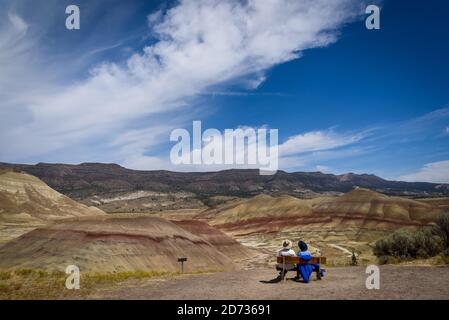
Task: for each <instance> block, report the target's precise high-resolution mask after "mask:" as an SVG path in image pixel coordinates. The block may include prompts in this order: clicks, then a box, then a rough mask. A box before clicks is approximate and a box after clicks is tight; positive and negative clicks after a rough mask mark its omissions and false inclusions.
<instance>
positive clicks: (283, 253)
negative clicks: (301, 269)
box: [276, 240, 296, 280]
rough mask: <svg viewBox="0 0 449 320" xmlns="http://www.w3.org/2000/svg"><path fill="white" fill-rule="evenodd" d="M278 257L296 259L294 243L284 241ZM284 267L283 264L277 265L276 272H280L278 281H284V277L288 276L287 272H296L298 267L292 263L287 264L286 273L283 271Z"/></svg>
mask: <svg viewBox="0 0 449 320" xmlns="http://www.w3.org/2000/svg"><path fill="white" fill-rule="evenodd" d="M277 256H278V257H296V253H295V251H293V250H292V242H291V241H290V240H284V241H282V249H281V250H279V251H278V253H277ZM283 267H284V265H283V264H282V263H278V264H276V270H278V271H280V272H279V276H278V279H279V280H283V279H284V278H283V276H284V277H285V275H286V274H287V271H295V270H296V266H295V265H294V264H292V263H286V264H285V271H284V272H282V271H283Z"/></svg>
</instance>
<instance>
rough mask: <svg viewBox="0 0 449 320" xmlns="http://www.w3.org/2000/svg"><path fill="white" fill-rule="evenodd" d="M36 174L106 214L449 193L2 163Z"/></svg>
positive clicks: (442, 188) (345, 178)
mask: <svg viewBox="0 0 449 320" xmlns="http://www.w3.org/2000/svg"><path fill="white" fill-rule="evenodd" d="M0 166H3V167H7V168H14V169H16V170H21V171H24V172H27V173H29V174H32V175H34V176H36V177H38V178H40V179H41V180H43V181H44V182H45V183H47V184H48V185H49V186H50V187H52V188H53V189H55V190H57V191H59V192H61V193H63V194H65V195H67V196H69V197H71V198H72V199H75V200H77V201H81V202H83V203H85V204H88V205H95V206H97V207H99V208H101V209H103V210H105V211H108V212H120V211H121V212H125V211H128V212H129V211H158V210H166V209H182V208H205V207H206V206H207V205H209V203H210V201H211V198H213V197H216V196H226V197H229V196H232V197H252V196H255V195H258V194H268V195H271V196H279V195H291V196H295V197H299V198H310V197H316V196H319V195H323V194H324V195H326V194H341V193H344V192H349V191H351V190H352V189H353V188H354V187H356V186H358V187H363V188H368V189H371V190H374V191H377V192H381V193H384V194H388V195H399V196H413V197H429V196H435V197H436V196H447V195H449V185H448V184H435V183H424V182H422V183H421V182H416V183H412V182H401V181H388V180H384V179H382V178H379V177H377V176H374V175H368V174H360V175H358V174H353V173H348V174H344V175H333V174H324V173H321V172H293V173H287V172H284V171H278V172H277V173H276V174H275V175H273V176H261V175H259V171H258V170H225V171H219V172H170V171H141V170H130V169H126V168H124V167H121V166H119V165H117V164H102V163H82V164H79V165H68V164H46V163H39V164H36V165H21V164H7V163H0Z"/></svg>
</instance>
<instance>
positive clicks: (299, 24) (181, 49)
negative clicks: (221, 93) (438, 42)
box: [0, 0, 360, 163]
mask: <svg viewBox="0 0 449 320" xmlns="http://www.w3.org/2000/svg"><path fill="white" fill-rule="evenodd" d="M359 9H360V4H359V2H358V1H352V0H338V1H332V2H329V1H324V0H314V1H311V0H303V1H288V0H284V1H281V0H279V1H247V2H241V1H237V0H236V1H218V0H217V1H214V0H199V1H187V0H185V1H180V2H179V3H177V4H176V6H174V7H173V8H170V9H169V10H167V11H166V12H163V13H160V14H158V16H157V19H156V18H155V16H153V18H151V19H149V20H150V22H151V23H153V24H152V25H151V27H152V30H149V31H148V32H149V33H151V34H152V35H153V36H155V37H156V39H157V41H155V43H154V44H152V45H149V46H146V47H144V48H143V50H142V51H141V52H136V53H134V54H133V55H131V56H130V57H129V58H128V59H127V60H126V61H121V62H120V63H112V62H107V61H105V62H103V63H100V64H98V65H97V66H96V67H95V68H93V69H91V70H90V75H89V76H88V77H87V78H86V79H84V80H78V81H76V82H73V81H72V79H68V81H67V83H68V84H67V85H65V84H63V83H62V82H60V81H58V82H57V83H58V84H54V85H53V87H51V86H50V88H48V86H45V87H43V86H39V85H37V84H36V82H34V83H33V84H34V86H33V88H34V89H33V94H32V95H30V94H29V93H27V92H19V93H18V91H17V90H14V94H15V95H16V97H20V99H18V101H16V103H15V104H14V108H13V107H12V105H9V106H5V105H4V106H2V108H5V109H9V110H11V109H14V110H15V111H14V112H13V113H10V114H9V116H8V120H3V121H1V129H0V134H1V137H2V138H1V140H0V147H1V148H2V160H4V161H26V159H30V158H36V157H42V156H44V155H47V156H49V155H52V156H53V157H54V155H55V154H61V153H63V154H65V155H66V156H67V157H70V156H72V158H73V159H77V158H78V157H79V152H78V150H79V149H80V148H81V149H82V150H83V151H84V154H92V155H97V154H98V152H97V150H98V149H99V148H101V149H102V150H104V153H103V155H104V157H107V158H108V159H109V161H118V162H122V163H123V162H126V161H127V158H133V159H134V158H135V157H137V156H139V154H136V153H141V152H142V150H143V149H145V150H147V151H148V149H149V147H150V146H151V145H152V143H148V145H147V148H144V147H142V145H140V143H137V146H136V148H135V149H134V150H131V148H128V151H129V154H128V155H126V156H125V155H124V154H123V153H122V150H123V149H122V148H120V149H117V145H116V144H115V143H113V142H114V141H117V139H119V138H117V137H119V136H127V137H129V141H128V142H129V144H130V145H133V142H132V141H131V140H132V139H133V132H134V130H136V129H137V130H142V132H149V131H151V126H148V125H146V124H145V123H140V124H139V126H138V127H137V128H136V121H137V120H139V119H142V118H149V117H151V116H155V115H158V114H167V113H170V112H174V111H175V110H179V109H184V110H185V109H187V108H190V106H191V102H192V99H195V97H197V96H198V95H199V94H201V93H203V92H206V91H207V90H208V88H210V87H211V86H216V85H219V84H221V83H226V82H229V81H231V80H233V79H238V78H242V77H246V79H247V80H248V81H253V80H254V81H255V82H254V81H253V82H254V83H260V81H263V79H264V73H265V71H266V70H268V69H269V68H270V67H272V66H274V65H277V64H280V63H284V62H287V61H290V60H292V59H296V58H299V57H300V56H301V52H302V51H303V50H306V49H309V48H315V47H322V46H327V45H329V44H331V43H333V42H335V41H336V39H337V34H338V30H339V28H340V27H341V26H342V25H343V24H344V23H345V22H347V21H349V20H350V19H352V18H353V17H354V16H356V15H357V14H359V13H360V10H359ZM218 21H219V23H217V22H218ZM280 21H282V23H279V22H280ZM7 24H8V27H7V28H6V29H3V28H2V30H3V31H2V32H1V34H0V39H1V40H0V42H1V43H2V46H1V47H0V51H1V53H0V56H1V57H2V58H1V60H0V64H1V66H0V67H1V68H2V72H3V70H4V69H3V68H4V67H6V66H8V65H20V63H18V60H17V59H16V57H15V55H14V54H12V53H14V52H15V51H17V50H22V51H25V52H26V53H27V54H30V53H31V52H33V51H32V50H30V49H29V50H27V48H26V46H25V44H26V43H28V42H27V41H30V39H29V37H27V36H26V35H27V32H28V31H27V28H26V26H27V23H26V21H25V20H24V19H23V18H21V17H20V15H19V13H17V14H14V15H12V14H11V17H10V19H9V20H8V21H7ZM4 30H6V31H4ZM5 43H6V45H5ZM103 49H104V48H103ZM103 49H102V50H103ZM106 49H108V48H106ZM97 50H98V49H97ZM5 53H6V55H5ZM46 59H48V57H47V58H46ZM44 61H47V60H44ZM41 62H42V61H41ZM33 64H36V65H37V64H39V61H35V60H34V61H33ZM62 66H63V65H60V67H61V69H62ZM25 71H26V70H22V72H25ZM28 72H34V73H33V74H27V75H26V77H24V78H33V77H34V78H37V79H40V80H42V79H43V78H44V77H45V76H44V75H45V73H44V72H43V71H42V70H33V69H29V70H28ZM6 74H7V75H8V78H9V81H10V82H14V83H16V84H17V87H16V88H15V89H17V88H18V87H19V85H18V84H19V83H20V81H21V79H20V78H21V77H20V76H14V77H11V75H17V70H11V71H10V72H8V73H6ZM6 80H7V79H2V80H1V81H6ZM59 80H60V79H59ZM44 82H46V81H44ZM47 83H51V82H47ZM53 83H55V82H53ZM8 92H11V91H8V90H4V91H2V93H1V94H2V97H5V98H6V99H4V100H3V101H8V100H11V99H12V98H11V96H10V95H9V94H8ZM19 114H20V119H21V121H20V123H21V125H20V126H17V125H15V124H16V122H14V121H12V122H11V119H12V118H14V117H17V116H18V115H19ZM4 119H6V118H4ZM11 123H14V125H11ZM146 130H147V131H146ZM130 132H131V133H130ZM134 137H135V138H134V140H135V141H138V140H139V139H142V137H141V136H140V135H135V136H134ZM11 141H14V142H15V143H14V144H11V143H10V142H11ZM111 142H112V143H111ZM140 156H144V155H143V154H142V153H141V154H140ZM74 161H76V160H74Z"/></svg>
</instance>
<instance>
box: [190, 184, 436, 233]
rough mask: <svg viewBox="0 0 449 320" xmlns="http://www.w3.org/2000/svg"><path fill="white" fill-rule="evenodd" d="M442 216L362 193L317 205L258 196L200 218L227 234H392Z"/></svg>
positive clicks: (425, 206)
mask: <svg viewBox="0 0 449 320" xmlns="http://www.w3.org/2000/svg"><path fill="white" fill-rule="evenodd" d="M442 211H443V209H442V208H440V207H438V206H435V205H432V204H429V203H426V202H421V201H416V200H412V199H406V198H401V197H395V196H387V195H384V194H380V193H378V192H375V191H371V190H368V189H364V188H356V189H354V190H352V191H350V192H348V193H346V194H344V195H342V196H324V197H317V198H314V199H298V198H294V197H292V196H288V195H287V196H280V197H272V196H269V195H258V196H255V197H253V198H251V199H247V200H236V201H231V202H229V203H227V204H225V205H222V206H218V207H217V208H211V209H208V210H205V211H204V212H202V213H201V214H200V215H199V216H198V217H199V218H204V219H208V220H209V221H210V223H211V224H212V225H214V226H217V227H219V228H220V229H223V230H226V231H227V232H231V233H234V234H249V233H256V232H261V233H270V232H276V231H286V230H295V229H296V230H298V229H304V228H311V227H313V228H319V229H338V228H346V227H358V228H369V229H379V230H392V229H396V228H400V227H405V226H419V225H425V224H428V223H431V222H432V221H434V220H435V219H436V217H437V215H438V214H440V213H441V212H442Z"/></svg>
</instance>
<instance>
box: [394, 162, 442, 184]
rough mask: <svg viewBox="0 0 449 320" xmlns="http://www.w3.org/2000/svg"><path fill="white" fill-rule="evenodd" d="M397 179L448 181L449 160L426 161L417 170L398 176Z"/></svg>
mask: <svg viewBox="0 0 449 320" xmlns="http://www.w3.org/2000/svg"><path fill="white" fill-rule="evenodd" d="M399 180H403V181H412V182H415V181H421V182H436V183H449V160H445V161H438V162H431V163H427V164H425V165H424V166H423V167H422V168H421V169H419V170H418V171H417V172H414V173H410V174H407V175H403V176H400V177H399Z"/></svg>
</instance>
